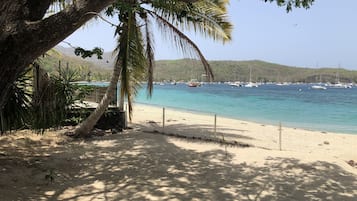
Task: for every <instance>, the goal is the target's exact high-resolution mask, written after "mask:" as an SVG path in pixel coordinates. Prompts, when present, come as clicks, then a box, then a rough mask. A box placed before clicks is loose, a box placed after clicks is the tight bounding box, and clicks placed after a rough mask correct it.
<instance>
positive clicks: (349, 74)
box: [155, 59, 357, 83]
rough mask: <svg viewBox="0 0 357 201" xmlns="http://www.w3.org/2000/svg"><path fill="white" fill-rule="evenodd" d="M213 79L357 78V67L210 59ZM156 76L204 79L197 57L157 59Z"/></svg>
mask: <svg viewBox="0 0 357 201" xmlns="http://www.w3.org/2000/svg"><path fill="white" fill-rule="evenodd" d="M209 63H210V65H211V67H212V70H213V73H214V76H215V81H244V82H246V81H249V71H250V69H251V71H252V76H251V78H252V81H254V82H305V83H312V82H332V83H333V82H335V81H336V76H338V77H339V80H340V81H341V82H348V83H349V82H357V71H351V70H346V69H341V68H319V69H312V68H299V67H291V66H284V65H280V64H274V63H268V62H264V61H259V60H252V61H210V62H209ZM155 72H156V73H155V79H156V80H160V81H162V80H189V79H192V78H195V79H198V80H204V76H202V75H204V70H203V67H202V64H201V63H200V62H199V61H197V60H192V59H181V60H166V61H158V62H156V69H155Z"/></svg>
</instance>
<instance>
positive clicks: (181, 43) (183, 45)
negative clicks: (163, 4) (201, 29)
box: [149, 11, 214, 81]
mask: <svg viewBox="0 0 357 201" xmlns="http://www.w3.org/2000/svg"><path fill="white" fill-rule="evenodd" d="M149 13H150V14H151V15H152V16H153V17H154V19H156V20H157V24H158V26H159V28H160V29H161V31H162V32H163V33H164V34H165V36H166V35H167V36H169V37H170V41H172V42H174V43H175V46H176V47H177V48H179V50H181V52H182V53H183V54H185V55H189V56H197V57H198V58H199V59H200V60H201V62H202V64H203V67H204V69H205V72H206V75H207V76H208V78H209V80H210V81H211V80H213V79H214V76H213V73H212V69H211V67H210V65H209V63H208V61H207V60H206V58H205V57H204V56H203V54H202V52H201V50H200V49H199V48H198V46H197V45H196V44H195V43H194V42H193V41H192V40H191V39H190V38H189V37H187V36H186V35H185V34H184V33H182V32H181V31H180V30H179V29H177V28H176V27H175V26H174V25H172V24H171V23H170V22H168V21H167V20H166V19H164V18H163V17H161V16H160V15H158V14H156V13H154V12H151V11H149Z"/></svg>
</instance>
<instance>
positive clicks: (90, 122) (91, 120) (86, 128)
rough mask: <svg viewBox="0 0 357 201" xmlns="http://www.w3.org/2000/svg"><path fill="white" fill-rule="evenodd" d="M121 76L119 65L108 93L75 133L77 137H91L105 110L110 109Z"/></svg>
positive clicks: (115, 67) (116, 66) (116, 67)
mask: <svg viewBox="0 0 357 201" xmlns="http://www.w3.org/2000/svg"><path fill="white" fill-rule="evenodd" d="M119 76H120V67H119V65H115V66H114V71H113V75H112V78H111V80H110V83H109V86H108V88H107V91H106V92H105V94H104V96H103V98H102V100H101V101H100V103H99V104H98V106H97V108H96V109H95V110H94V112H92V113H91V114H90V115H89V117H88V118H86V119H85V120H84V121H83V122H82V123H81V124H80V125H79V126H78V127H77V128H76V129H75V131H74V134H75V136H80V137H86V136H88V135H89V132H90V131H91V130H92V129H93V127H94V126H95V124H96V123H97V122H98V120H99V118H100V117H101V116H102V115H103V113H104V112H105V110H106V109H107V108H108V106H109V103H110V102H111V101H112V99H113V94H114V90H116V86H117V83H118V80H119Z"/></svg>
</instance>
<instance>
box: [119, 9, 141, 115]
mask: <svg viewBox="0 0 357 201" xmlns="http://www.w3.org/2000/svg"><path fill="white" fill-rule="evenodd" d="M123 15H125V18H126V19H125V20H124V21H123V22H122V24H121V27H120V28H118V30H119V31H120V35H119V39H118V46H117V48H116V49H115V50H116V54H117V59H116V66H120V67H121V75H120V97H121V103H120V104H121V105H120V107H121V109H122V108H123V103H124V102H123V100H124V98H125V97H126V98H127V102H128V106H129V114H130V115H129V117H130V118H131V115H132V108H133V107H132V103H133V99H134V97H135V96H136V94H137V92H138V87H139V86H140V84H141V81H142V80H143V79H144V76H145V69H146V65H147V62H146V57H145V51H144V46H143V38H142V34H141V30H140V27H139V26H138V25H137V19H136V15H135V12H125V13H123ZM123 17H124V16H123Z"/></svg>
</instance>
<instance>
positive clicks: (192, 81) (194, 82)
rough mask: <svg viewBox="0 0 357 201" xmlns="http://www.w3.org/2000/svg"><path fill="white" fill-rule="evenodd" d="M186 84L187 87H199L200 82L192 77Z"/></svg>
mask: <svg viewBox="0 0 357 201" xmlns="http://www.w3.org/2000/svg"><path fill="white" fill-rule="evenodd" d="M187 86H189V87H199V86H201V83H200V82H198V81H197V79H192V80H191V81H189V82H188V83H187Z"/></svg>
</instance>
